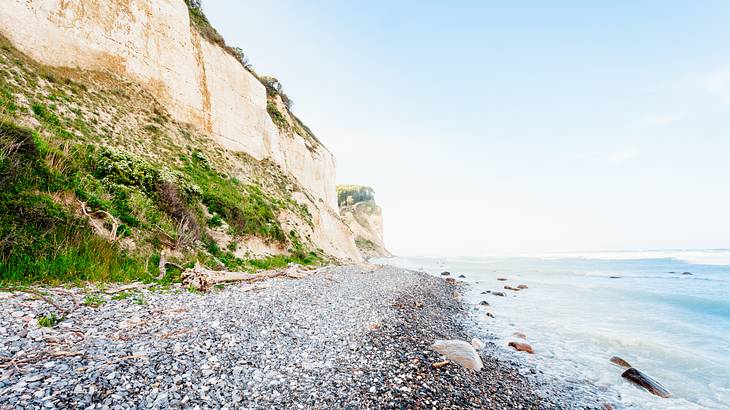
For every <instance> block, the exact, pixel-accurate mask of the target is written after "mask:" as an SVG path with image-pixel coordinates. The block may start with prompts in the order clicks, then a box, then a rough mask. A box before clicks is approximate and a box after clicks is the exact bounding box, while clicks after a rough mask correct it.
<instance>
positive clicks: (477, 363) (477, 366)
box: [431, 340, 484, 371]
mask: <svg viewBox="0 0 730 410" xmlns="http://www.w3.org/2000/svg"><path fill="white" fill-rule="evenodd" d="M431 348H432V349H433V350H434V351H436V352H438V353H441V354H442V355H444V356H446V358H447V359H449V360H450V361H452V362H455V363H458V364H460V365H462V366H463V367H465V368H467V369H472V370H476V371H479V370H482V367H484V364H482V359H481V357H479V353H477V351H476V350H475V349H474V346H472V345H471V344H469V343H468V342H465V341H463V340H436V341H435V342H434V343H433V345H431Z"/></svg>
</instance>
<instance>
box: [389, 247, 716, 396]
mask: <svg viewBox="0 0 730 410" xmlns="http://www.w3.org/2000/svg"><path fill="white" fill-rule="evenodd" d="M388 262H389V263H393V264H396V265H400V266H405V267H408V268H411V269H419V268H423V270H425V271H427V272H429V273H432V274H437V275H438V274H439V273H440V272H441V271H443V270H448V271H451V272H452V275H459V274H464V275H466V280H467V281H468V282H470V283H472V287H471V289H472V291H471V292H469V293H467V294H466V299H465V300H466V301H468V302H469V303H473V304H474V305H475V306H479V305H478V302H479V301H481V300H483V299H487V300H488V301H489V303H490V306H489V307H486V308H484V307H481V306H479V307H478V309H479V312H480V313H479V315H480V317H481V318H482V319H483V320H484V325H485V327H486V329H488V330H489V331H491V332H493V333H494V334H495V335H496V337H497V344H498V345H500V346H502V347H503V348H504V351H503V354H505V355H506V356H507V357H510V358H515V352H513V351H511V350H510V349H508V348H507V347H506V345H507V342H508V341H510V340H513V336H512V334H513V332H515V331H520V332H523V333H526V334H527V335H528V342H529V343H531V344H532V345H533V347H534V348H535V351H536V353H535V355H532V356H526V355H523V354H520V355H518V356H517V357H519V358H520V360H525V362H526V364H530V366H531V367H534V366H537V367H538V368H539V369H541V370H544V371H545V373H546V374H547V377H548V378H552V379H553V380H555V381H566V380H567V381H568V382H569V383H571V384H572V387H574V388H575V387H576V385H580V384H582V385H583V386H582V387H578V391H583V392H588V391H598V394H599V395H602V396H603V397H604V398H605V400H606V401H609V402H612V403H614V404H617V405H618V407H617V408H648V409H701V408H702V409H704V408H709V409H715V408H717V409H720V408H726V407H724V404H725V403H728V402H729V399H730V393H729V392H730V303H728V297H729V296H730V250H710V251H696V250H688V251H685V250H673V251H634V252H590V253H586V252H575V253H567V254H566V253H563V254H540V255H535V254H531V255H519V256H511V257H509V256H505V255H500V256H492V257H469V258H396V259H393V260H389V261H388ZM684 271H691V272H692V273H693V274H692V275H682V274H681V273H682V272H684ZM497 277H506V278H508V281H507V282H501V281H497V280H496V278H497ZM612 277H618V279H612ZM519 283H525V284H527V285H528V286H529V288H528V289H526V290H524V291H520V292H516V293H513V292H510V291H506V292H507V295H508V296H507V297H494V296H490V295H482V294H481V292H482V291H484V290H498V289H499V290H502V291H504V289H501V288H502V287H503V286H504V285H506V284H507V285H512V286H516V285H517V284H519ZM485 309H487V310H488V311H489V312H491V313H493V314H494V316H495V317H496V318H494V319H492V318H487V317H486V316H485V315H484V310H485ZM613 355H618V356H620V357H623V358H624V359H626V360H628V361H629V362H630V363H632V364H633V365H634V366H636V367H638V368H640V369H641V370H642V371H645V372H647V373H648V374H650V375H652V376H653V377H655V378H657V379H658V380H659V381H660V382H661V383H663V384H664V385H665V387H667V388H668V389H669V390H670V391H672V392H673V394H674V397H673V398H671V399H661V398H658V397H655V396H652V395H651V394H649V393H647V392H645V391H643V390H641V389H639V388H636V387H634V386H633V385H631V384H629V383H628V382H626V381H625V380H623V379H622V378H621V377H620V375H621V369H619V368H617V367H616V366H614V365H612V364H611V363H610V362H609V361H608V358H609V357H610V356H613Z"/></svg>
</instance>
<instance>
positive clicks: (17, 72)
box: [0, 36, 322, 283]
mask: <svg viewBox="0 0 730 410" xmlns="http://www.w3.org/2000/svg"><path fill="white" fill-rule="evenodd" d="M299 189H300V188H298V186H297V185H296V183H295V182H293V181H291V180H290V179H289V178H288V177H287V176H286V175H284V174H283V173H282V172H281V170H280V169H278V167H276V166H274V165H273V164H271V163H269V162H266V161H256V160H253V159H252V158H249V157H247V156H246V155H245V154H235V155H234V154H232V153H229V152H227V151H225V150H223V149H222V148H221V147H220V146H218V145H217V144H215V143H214V142H213V141H212V140H211V139H210V137H208V136H207V135H204V134H199V133H197V132H196V131H195V130H194V129H192V128H191V127H189V126H188V125H186V124H181V123H177V122H175V121H173V120H172V119H171V117H170V116H169V114H167V112H166V111H165V110H164V108H162V107H161V106H160V105H159V104H158V103H157V102H156V101H155V100H154V98H152V97H151V96H150V95H149V94H148V93H146V92H145V91H144V90H143V89H142V88H141V87H140V86H138V85H135V84H131V83H126V82H124V81H123V80H120V79H118V78H114V77H111V76H109V75H107V74H102V73H95V72H80V71H75V70H70V69H60V68H51V67H46V66H42V65H40V64H38V63H36V62H34V61H33V60H31V59H29V58H28V57H26V56H25V55H23V54H21V53H19V52H18V51H17V50H15V49H14V48H13V47H12V46H11V44H10V43H9V42H8V41H7V40H6V39H5V38H2V37H1V36H0V283H37V282H42V283H59V282H69V281H70V282H79V281H87V280H91V281H130V280H144V281H150V280H152V279H153V278H154V277H156V276H157V274H158V272H157V264H158V261H159V257H160V252H161V251H163V250H169V251H171V254H168V255H170V256H168V259H171V260H175V261H176V262H177V263H178V264H180V265H183V266H192V264H193V263H194V261H195V260H199V261H200V262H202V263H203V264H206V265H208V266H210V267H213V268H224V269H225V268H228V269H237V270H256V269H261V268H269V267H277V266H283V265H286V264H287V263H289V262H298V263H316V262H318V261H319V260H321V258H322V254H321V253H320V252H313V251H311V247H312V246H311V244H309V242H308V241H307V240H306V238H304V239H302V238H300V237H299V235H298V234H297V232H295V231H293V230H291V231H290V232H289V233H285V232H286V229H285V228H284V226H283V225H282V223H281V222H280V220H281V217H280V216H281V214H282V213H283V212H286V213H288V214H291V215H296V216H297V217H299V218H303V222H305V225H306V224H311V215H309V214H308V213H304V212H302V210H301V207H300V206H299V205H298V204H296V202H294V201H293V200H292V199H291V192H293V191H294V190H299ZM214 234H215V235H214ZM214 236H216V237H221V236H224V237H227V238H229V240H228V246H227V247H226V249H221V248H222V245H221V244H219V242H218V241H217V240H216V239H214ZM252 236H255V237H258V238H261V239H262V240H263V241H265V242H266V243H269V244H271V245H272V246H275V247H278V248H280V249H282V252H283V253H284V254H283V255H275V256H270V257H265V258H262V259H255V258H252V257H249V256H248V255H247V254H245V253H241V252H237V251H238V247H237V246H236V243H237V242H238V241H240V240H242V239H244V238H246V237H252ZM169 275H170V278H167V279H166V280H171V279H174V277H175V276H176V275H179V270H176V269H170V270H169Z"/></svg>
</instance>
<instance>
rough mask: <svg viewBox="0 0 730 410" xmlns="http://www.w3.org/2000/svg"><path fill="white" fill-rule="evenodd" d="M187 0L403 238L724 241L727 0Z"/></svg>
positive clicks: (468, 243) (648, 243) (408, 250)
mask: <svg viewBox="0 0 730 410" xmlns="http://www.w3.org/2000/svg"><path fill="white" fill-rule="evenodd" d="M204 10H205V12H206V14H207V15H208V17H209V18H210V20H211V21H212V23H213V24H214V25H215V26H216V27H217V28H218V29H219V31H220V32H221V33H222V34H223V35H224V37H225V38H226V39H227V41H228V43H229V44H233V45H238V46H240V47H241V48H243V50H244V51H245V52H246V54H247V55H248V56H249V57H250V59H251V61H252V63H253V65H254V68H255V69H256V70H257V71H258V72H259V73H264V74H271V75H274V76H276V77H277V78H279V80H281V82H282V84H283V85H284V88H285V90H286V92H287V94H288V95H289V96H290V97H291V98H292V99H293V100H294V111H295V113H296V114H297V115H298V116H299V117H300V118H302V119H303V120H304V122H305V123H307V124H308V125H309V126H310V127H311V128H312V130H313V131H314V132H315V133H316V134H317V136H318V137H319V138H320V139H321V140H322V141H323V142H324V143H325V145H327V147H328V148H329V149H330V150H331V151H332V152H333V153H334V154H335V156H336V157H337V180H338V183H357V184H366V185H370V186H372V187H373V188H374V189H375V191H376V199H377V201H378V202H379V203H380V205H381V206H382V207H383V213H384V218H385V236H386V245H387V246H388V247H389V248H390V249H391V250H392V251H393V252H395V253H398V254H402V255H426V254H428V255H479V254H491V253H505V252H548V251H574V250H611V249H660V248H665V249H666V248H705V247H730V215H728V213H729V212H730V1H634V0H632V1H611V2H584V1H574V2H568V1H563V2H557V1H556V2H546V1H520V2H516V1H503V2H496V1H438V2H437V1H367V2H361V1H357V2H356V1H304V0H291V1H238V0H207V1H204Z"/></svg>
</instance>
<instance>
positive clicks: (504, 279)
mask: <svg viewBox="0 0 730 410" xmlns="http://www.w3.org/2000/svg"><path fill="white" fill-rule="evenodd" d="M497 280H501V281H502V282H504V281H506V280H507V278H497Z"/></svg>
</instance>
